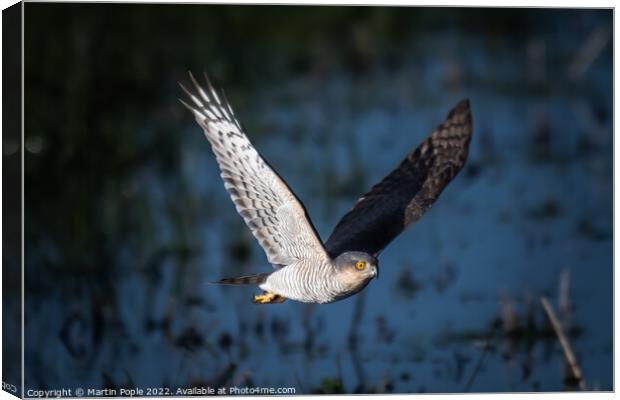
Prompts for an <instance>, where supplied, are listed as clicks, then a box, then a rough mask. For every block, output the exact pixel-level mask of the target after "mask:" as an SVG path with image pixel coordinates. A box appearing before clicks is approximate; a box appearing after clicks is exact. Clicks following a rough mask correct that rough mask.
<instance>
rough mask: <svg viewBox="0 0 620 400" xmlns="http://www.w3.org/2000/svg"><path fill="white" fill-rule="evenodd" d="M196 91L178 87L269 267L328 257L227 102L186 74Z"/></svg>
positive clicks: (299, 207)
mask: <svg viewBox="0 0 620 400" xmlns="http://www.w3.org/2000/svg"><path fill="white" fill-rule="evenodd" d="M190 76H191V78H192V81H193V83H194V85H195V89H196V93H192V92H190V91H188V90H187V89H185V87H183V85H181V87H182V88H183V90H185V92H186V93H187V95H188V96H189V98H190V99H191V101H192V103H193V105H190V104H188V103H186V102H184V101H183V100H181V102H182V103H183V104H184V105H185V106H186V107H187V108H189V109H190V110H191V111H192V112H193V113H194V116H195V118H196V121H197V122H198V124H199V125H200V126H201V127H202V128H203V130H204V134H205V136H206V137H207V139H208V140H209V142H210V143H211V148H212V150H213V153H214V154H215V157H216V159H217V162H218V164H219V166H220V171H221V177H222V179H223V180H224V186H225V187H226V190H227V191H228V193H229V194H230V197H231V199H232V201H233V203H234V204H235V208H236V209H237V212H238V213H239V214H240V215H241V216H242V217H243V220H244V221H245V223H246V224H247V225H248V227H249V228H250V230H251V231H252V234H253V235H254V237H255V238H256V239H257V240H258V242H259V243H260V245H261V246H262V248H263V249H264V250H265V254H266V255H267V259H268V260H269V262H270V263H271V264H273V265H274V267H277V266H284V265H290V264H292V263H294V262H296V261H299V260H306V261H311V263H323V262H326V261H328V260H329V257H328V255H327V253H326V251H325V249H324V247H323V244H322V243H321V241H320V240H319V238H318V235H317V234H316V230H315V229H314V227H313V226H312V222H311V221H310V219H309V217H308V215H307V213H306V211H305V209H304V207H303V205H302V204H301V202H300V201H299V200H298V199H297V197H296V196H295V195H294V194H293V192H292V191H291V190H290V188H289V187H288V186H287V184H286V183H285V182H284V180H283V179H282V178H280V176H278V174H277V173H276V172H275V171H274V170H273V169H272V168H271V167H270V166H269V165H268V164H267V162H265V160H264V159H263V158H262V157H261V156H260V154H259V153H258V151H256V149H255V148H254V146H252V144H251V143H250V140H249V139H248V137H247V136H246V134H245V132H244V130H243V128H242V127H241V124H240V123H239V121H238V120H237V118H236V117H235V115H234V112H233V110H232V107H231V106H230V104H229V103H228V101H227V100H226V99H225V97H224V96H220V95H219V94H218V93H217V92H216V91H215V90H214V89H213V86H212V85H211V84H210V83H209V82H208V79H207V82H208V87H209V90H208V91H205V90H204V89H203V88H202V87H201V86H200V85H199V84H198V83H197V82H196V80H195V79H194V77H193V76H192V75H191V73H190Z"/></svg>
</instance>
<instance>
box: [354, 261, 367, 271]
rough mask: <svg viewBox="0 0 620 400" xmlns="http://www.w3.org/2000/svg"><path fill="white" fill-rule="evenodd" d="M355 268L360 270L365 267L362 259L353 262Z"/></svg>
mask: <svg viewBox="0 0 620 400" xmlns="http://www.w3.org/2000/svg"><path fill="white" fill-rule="evenodd" d="M355 268H357V269H358V270H360V271H361V270H363V269H364V268H366V263H365V262H364V261H358V262H357V264H355Z"/></svg>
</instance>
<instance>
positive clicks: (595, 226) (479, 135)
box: [5, 3, 613, 393]
mask: <svg viewBox="0 0 620 400" xmlns="http://www.w3.org/2000/svg"><path fill="white" fill-rule="evenodd" d="M25 10H26V17H25V21H26V26H25V49H26V55H25V60H26V66H25V82H26V92H25V106H26V122H25V137H26V141H25V149H26V170H25V193H26V198H25V207H26V213H25V229H26V231H25V237H26V259H25V266H26V290H27V297H26V338H25V340H26V353H25V357H26V365H27V369H26V378H25V379H26V380H25V382H26V388H27V389H54V388H62V387H77V386H81V387H84V388H89V387H91V388H120V387H132V386H139V387H143V388H146V387H161V386H166V387H169V388H171V389H173V391H174V390H176V388H178V387H182V388H185V387H191V386H193V385H205V386H212V387H220V386H276V387H294V388H296V390H297V393H339V392H346V393H350V392H361V393H374V392H396V393H403V392H462V391H483V392H484V391H539V390H540V391H561V390H577V389H578V388H579V387H578V385H577V382H576V381H575V379H573V377H572V376H571V373H570V369H569V368H568V367H567V365H566V363H565V361H564V353H563V351H562V348H561V347H560V345H559V343H558V338H557V336H556V334H555V333H554V331H553V330H552V328H551V326H550V324H549V322H548V318H547V316H546V315H545V313H544V311H543V309H542V307H541V304H540V298H541V296H547V297H548V298H549V299H550V302H551V304H552V305H553V307H554V309H555V310H556V312H557V313H558V315H559V318H560V319H561V321H562V323H563V326H564V330H565V333H566V335H567V336H568V338H569V340H570V342H571V344H572V347H573V350H574V351H575V353H576V356H577V359H578V363H579V366H580V368H581V370H582V372H583V375H584V379H585V384H586V386H587V388H588V389H589V390H612V389H613V387H612V349H613V339H612V293H613V292H612V290H613V287H612V285H613V284H612V282H613V280H612V274H613V264H612V234H613V229H612V163H613V153H612V152H613V150H612V142H613V136H612V129H613V128H612V120H613V109H612V101H613V94H612V48H613V46H612V28H613V26H612V11H611V10H585V9H583V10H570V9H523V8H522V9H482V8H471V9H457V8H395V7H282V6H252V7H248V6H234V7H233V6H202V5H191V6H190V5H145V4H135V5H118V4H90V5H82V4H42V3H26V5H25ZM188 70H193V71H197V72H199V71H203V70H206V71H208V72H209V73H210V74H211V75H212V77H213V78H214V79H215V80H216V81H218V82H219V84H220V85H221V86H223V87H224V88H225V90H226V93H227V96H228V98H229V100H230V101H231V103H232V105H233V107H234V108H235V110H236V113H237V115H238V117H239V118H240V120H241V121H242V122H243V124H244V125H245V126H246V128H247V130H248V133H249V136H250V138H251V140H252V141H253V143H254V145H255V146H256V147H257V148H258V149H259V151H261V152H262V154H263V155H264V157H265V158H266V159H267V160H268V161H269V162H270V163H271V164H272V165H273V166H274V167H275V169H276V170H278V171H280V173H281V174H282V175H283V177H284V178H285V179H286V180H287V181H288V182H289V184H290V186H291V187H292V188H293V189H294V190H295V192H296V193H297V195H298V196H299V197H300V198H301V199H302V201H304V203H305V205H306V207H307V209H308V212H309V214H310V215H311V217H312V219H313V221H314V224H315V226H316V228H317V230H318V232H319V233H320V235H321V236H322V238H323V239H325V238H327V236H328V235H329V233H330V232H331V229H332V227H333V226H334V225H335V224H336V222H337V221H338V220H339V218H340V216H342V215H343V214H344V213H345V212H346V211H347V210H348V209H349V208H350V207H351V206H352V204H353V203H354V201H355V200H356V199H357V197H358V196H359V195H361V194H362V193H364V191H365V190H367V189H368V188H369V187H370V186H371V185H372V184H373V183H375V182H376V181H377V180H379V179H380V178H381V177H383V176H384V175H385V174H386V173H388V172H389V171H390V170H391V169H392V168H393V167H395V166H396V165H397V163H398V162H399V161H400V160H401V159H402V158H403V157H404V155H405V154H406V152H407V151H409V150H410V149H412V148H414V147H415V146H417V145H418V143H419V142H420V141H421V140H422V139H423V138H424V137H426V135H428V134H429V133H430V132H431V130H432V129H433V128H434V127H435V126H436V125H437V124H438V123H439V122H441V121H442V120H443V118H444V117H445V116H446V114H447V112H448V111H449V109H450V108H451V107H452V106H453V105H454V104H455V103H456V102H457V101H458V100H460V99H461V98H463V97H469V98H470V100H471V105H472V112H473V120H474V137H473V140H472V143H471V150H470V157H469V160H468V163H467V165H466V167H465V169H464V170H463V171H462V172H461V174H460V175H459V176H458V177H457V178H456V179H455V180H454V181H453V182H452V183H451V184H450V185H449V187H448V188H447V189H446V191H445V192H444V193H443V194H442V196H441V197H440V199H439V201H438V202H437V203H436V205H435V206H434V207H433V208H432V210H430V211H429V212H428V213H427V214H426V215H425V216H424V217H423V218H422V219H421V220H420V221H419V222H418V223H416V224H415V225H413V226H412V227H411V228H410V229H409V230H407V231H406V232H405V233H404V234H402V235H401V236H400V237H399V238H397V240H396V241H394V242H393V243H392V244H391V245H390V246H389V247H388V248H387V249H386V250H385V251H384V253H383V254H382V256H381V259H380V262H381V264H380V266H381V278H380V279H379V280H378V281H373V282H372V283H371V284H370V285H369V287H368V288H367V289H366V290H364V292H363V293H362V294H361V295H359V296H356V297H353V298H350V299H347V300H345V301H341V302H338V303H335V304H330V305H321V306H308V305H303V304H299V303H295V302H290V301H289V302H285V303H284V304H281V305H276V306H256V305H254V304H251V297H252V294H254V293H257V292H258V291H257V290H256V289H254V288H250V287H248V288H238V287H216V286H211V285H209V284H208V281H210V280H214V279H217V278H220V277H224V276H235V275H237V274H241V273H249V272H259V271H268V270H269V269H270V266H269V265H268V264H267V262H266V259H265V257H264V254H263V252H262V250H261V249H260V248H259V246H258V244H257V243H255V241H254V240H253V238H252V237H251V235H250V233H249V231H248V230H247V229H246V227H245V226H244V224H243V222H242V220H241V218H240V217H239V216H238V215H237V214H236V212H235V210H234V207H233V205H232V203H231V201H230V200H229V198H228V195H227V194H226V192H225V190H224V187H223V184H222V182H221V180H220V178H219V175H218V170H217V166H216V163H215V160H214V157H213V155H212V153H211V150H210V149H209V147H208V143H207V141H206V140H205V139H204V137H203V135H202V132H201V131H200V129H199V128H198V127H197V125H196V124H195V123H194V120H193V118H192V116H191V115H190V113H189V112H187V110H185V109H184V108H183V107H182V106H181V105H180V104H179V103H178V101H177V97H180V95H181V92H180V90H179V88H178V86H177V81H178V80H181V81H187V80H188V79H187V71H188ZM6 148H7V149H10V148H9V147H6ZM7 151H8V150H6V151H5V155H10V154H7ZM14 289H15V291H17V290H18V288H14Z"/></svg>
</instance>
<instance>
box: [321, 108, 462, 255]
mask: <svg viewBox="0 0 620 400" xmlns="http://www.w3.org/2000/svg"><path fill="white" fill-rule="evenodd" d="M471 134H472V120H471V112H470V109H469V100H467V99H466V100H462V101H460V102H459V103H458V104H457V105H456V106H455V107H454V108H453V109H452V111H450V113H449V114H448V117H447V118H446V120H445V121H444V122H443V123H442V124H441V125H439V126H438V127H437V128H436V129H435V131H433V133H432V134H431V135H430V136H429V137H428V138H426V139H425V140H424V141H423V142H422V143H421V144H420V146H418V148H416V149H415V150H414V151H413V152H411V153H409V154H408V155H407V157H406V158H405V159H404V160H403V161H402V162H401V163H400V165H399V166H398V167H397V168H396V169H395V170H394V171H392V172H391V173H390V174H389V175H388V176H386V177H385V178H384V179H383V180H382V181H381V182H379V183H378V184H376V185H375V186H373V187H372V189H370V191H369V192H368V193H366V194H365V195H364V196H362V197H361V198H360V199H359V200H358V201H357V203H356V204H355V206H353V209H352V210H351V211H349V212H348V213H347V214H346V215H345V216H344V217H342V219H341V220H340V222H339V223H338V225H336V228H334V231H333V232H332V234H331V236H330V237H329V239H328V240H327V242H326V244H325V248H326V249H327V252H328V253H329V254H330V256H332V257H336V256H337V255H339V254H341V253H343V252H345V251H364V252H367V253H369V254H378V253H380V252H381V250H383V249H384V248H385V246H387V245H388V244H389V243H390V242H391V241H392V240H393V239H394V238H395V237H396V236H398V234H400V233H401V232H402V231H403V229H405V228H406V227H407V226H408V225H409V224H411V223H413V222H415V221H417V220H418V219H419V218H420V217H421V216H422V215H423V214H424V213H425V212H426V210H428V209H429V208H430V207H431V206H432V205H433V203H434V202H435V200H437V198H438V197H439V195H440V194H441V192H442V191H443V189H444V188H445V187H446V185H447V184H448V183H449V182H450V181H451V180H452V178H454V177H455V176H456V175H457V174H458V173H459V171H460V170H461V168H462V167H463V165H464V164H465V160H466V159H467V152H468V149H469V142H470V139H471Z"/></svg>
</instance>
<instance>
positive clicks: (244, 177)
mask: <svg viewBox="0 0 620 400" xmlns="http://www.w3.org/2000/svg"><path fill="white" fill-rule="evenodd" d="M190 78H191V80H192V82H193V85H194V90H193V91H190V90H188V89H186V88H185V87H184V86H183V85H182V84H180V83H179V84H180V85H181V87H182V88H183V90H184V91H185V93H186V94H187V96H189V99H190V101H191V104H189V103H188V102H185V101H183V100H180V101H181V102H182V103H183V104H184V105H185V106H186V107H187V108H188V109H189V110H191V111H192V112H193V114H194V116H195V118H196V121H197V122H198V124H199V125H200V126H201V127H202V129H203V130H204V134H205V136H206V137H207V139H208V140H209V142H210V143H211V148H212V150H213V152H214V153H215V157H216V159H217V162H218V164H219V167H220V170H221V177H222V179H223V180H224V186H225V188H226V190H227V191H228V193H229V194H230V197H231V199H232V201H233V202H234V204H235V208H236V209H237V212H238V213H239V214H240V215H241V216H242V217H243V220H244V221H245V223H246V224H247V226H248V227H249V228H250V230H251V231H252V234H253V235H254V237H255V238H256V239H257V240H258V242H259V243H260V245H261V246H262V248H263V249H264V251H265V254H266V255H267V260H268V261H269V262H270V263H271V264H272V266H273V268H274V271H273V272H271V273H260V274H255V275H250V276H242V277H238V278H227V279H222V280H220V281H217V282H215V283H219V284H232V285H243V284H246V285H247V284H253V285H258V286H259V287H260V288H261V289H262V290H263V291H264V292H263V294H261V295H258V296H254V302H255V303H281V302H283V301H284V300H286V299H292V300H297V301H301V302H305V303H330V302H334V301H337V300H341V299H344V298H346V297H349V296H351V295H353V294H355V293H357V292H359V291H360V290H362V289H363V288H364V287H366V285H367V284H368V283H369V282H370V280H371V279H372V278H373V277H375V276H377V274H378V260H377V257H378V256H379V253H380V252H381V251H382V250H383V249H384V248H385V247H386V246H387V245H388V243H390V242H391V241H392V240H393V239H394V238H395V237H396V236H397V235H398V234H400V232H402V231H403V229H405V228H406V227H407V226H408V225H409V224H411V223H412V222H415V221H417V220H418V219H419V218H420V217H421V216H422V215H423V214H424V213H425V212H426V210H428V209H429V208H430V207H431V206H432V205H433V203H434V202H435V200H437V198H438V197H439V195H440V194H441V192H442V191H443V189H444V188H445V187H446V185H447V184H448V183H449V182H450V181H451V180H452V178H454V177H455V176H456V175H457V174H458V173H459V171H460V170H461V169H462V167H463V165H464V164H465V161H466V159H467V153H468V148H469V142H470V140H471V135H472V118H471V112H470V108H469V101H468V100H467V99H465V100H462V101H460V102H459V103H458V104H457V105H456V106H455V107H454V108H453V109H452V110H451V111H450V113H449V114H448V117H447V118H446V120H445V121H444V122H443V123H441V124H440V125H439V126H437V128H435V130H434V131H433V132H432V133H431V135H430V136H429V137H427V138H426V139H425V140H424V141H423V142H422V143H421V144H420V145H419V146H418V147H417V148H416V149H415V150H413V151H412V152H410V153H409V154H407V156H406V157H405V159H404V160H403V161H402V162H401V163H400V164H399V165H398V166H397V167H396V169H394V170H393V171H392V172H391V173H390V174H388V175H387V176H386V177H385V178H383V180H381V181H380V182H379V183H377V184H376V185H374V186H373V187H372V188H371V189H370V191H368V193H366V194H364V195H363V196H362V197H361V198H360V199H359V200H357V202H356V203H355V205H354V206H353V208H352V209H351V211H349V212H348V213H347V214H346V215H345V216H344V217H343V218H342V219H341V220H340V222H339V223H338V224H337V225H336V227H335V228H334V231H333V232H332V234H331V235H330V237H329V239H327V241H326V242H325V243H322V242H321V240H320V238H319V235H318V234H317V232H316V230H315V228H314V226H313V225H312V222H311V221H310V218H309V217H308V214H307V212H306V210H305V208H304V206H303V204H302V203H301V201H300V200H299V199H298V198H297V197H296V196H295V194H294V193H293V191H292V190H291V189H290V188H289V187H288V185H287V184H286V182H285V181H284V179H283V178H282V177H280V176H279V175H278V173H277V172H276V171H274V169H273V168H272V167H271V166H270V165H269V164H268V163H267V162H266V161H265V160H264V159H263V157H261V155H260V154H259V153H258V151H257V150H256V149H255V148H254V146H252V144H251V143H250V140H249V139H248V137H247V135H246V132H245V129H244V128H243V127H242V125H241V124H240V123H239V121H238V120H237V118H236V116H235V114H234V112H233V109H232V107H231V106H230V103H229V102H228V101H227V99H226V97H225V95H224V93H223V91H218V90H215V89H214V88H213V86H212V84H211V82H210V81H209V78H208V77H207V76H206V74H205V78H206V84H207V86H206V88H207V89H206V90H205V89H203V87H201V86H200V84H199V83H198V82H197V81H196V79H195V78H194V76H193V75H192V74H191V72H190Z"/></svg>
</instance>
